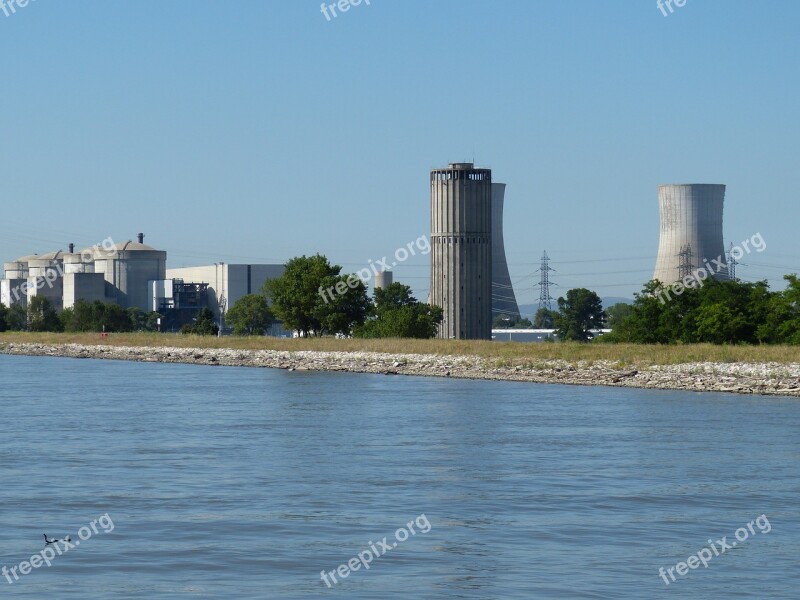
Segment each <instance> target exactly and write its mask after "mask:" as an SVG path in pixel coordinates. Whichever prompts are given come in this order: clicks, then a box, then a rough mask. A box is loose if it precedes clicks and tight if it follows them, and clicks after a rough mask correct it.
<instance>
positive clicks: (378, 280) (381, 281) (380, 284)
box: [373, 271, 392, 289]
mask: <svg viewBox="0 0 800 600" xmlns="http://www.w3.org/2000/svg"><path fill="white" fill-rule="evenodd" d="M390 285H392V271H381V272H380V273H378V274H377V275H375V285H374V286H373V287H374V288H375V289H378V288H383V289H386V288H387V287H389V286H390Z"/></svg>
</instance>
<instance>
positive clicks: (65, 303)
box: [0, 233, 167, 311]
mask: <svg viewBox="0 0 800 600" xmlns="http://www.w3.org/2000/svg"><path fill="white" fill-rule="evenodd" d="M3 268H4V278H3V279H2V280H1V281H0V302H2V303H3V304H4V305H6V306H9V307H10V306H14V305H21V306H23V307H24V306H27V303H28V300H29V298H33V297H35V296H44V297H46V298H47V299H48V300H50V303H51V304H52V305H53V307H54V308H55V309H56V310H59V311H60V310H63V309H65V308H70V307H72V306H73V305H74V304H75V302H76V301H77V300H86V301H87V302H94V301H100V302H113V303H115V304H119V305H120V306H122V307H123V308H132V307H136V308H140V309H141V310H147V307H148V296H149V295H148V286H147V282H148V281H151V280H154V279H164V278H165V273H166V268H167V253H166V252H164V251H163V250H156V249H155V248H152V247H150V246H147V245H145V244H144V234H142V233H140V234H139V236H138V241H137V242H133V241H127V242H124V243H119V244H114V243H113V242H112V240H110V239H108V240H104V242H103V244H102V245H101V244H97V245H95V246H92V247H90V248H85V249H83V250H81V251H80V252H75V247H74V245H73V244H70V245H69V252H63V251H61V250H57V251H55V252H49V253H47V254H32V255H30V256H23V257H22V258H18V259H16V260H13V261H11V262H7V263H4V265H3Z"/></svg>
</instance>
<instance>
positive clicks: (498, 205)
mask: <svg viewBox="0 0 800 600" xmlns="http://www.w3.org/2000/svg"><path fill="white" fill-rule="evenodd" d="M505 194H506V184H505V183H493V184H492V319H495V318H496V317H498V316H499V315H505V316H507V317H512V318H514V319H519V317H520V314H519V306H518V305H517V297H516V296H515V295H514V288H513V287H511V277H510V276H509V274H508V263H507V262H506V248H505V242H504V241H503V199H504V198H505Z"/></svg>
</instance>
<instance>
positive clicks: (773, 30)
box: [0, 0, 800, 303]
mask: <svg viewBox="0 0 800 600" xmlns="http://www.w3.org/2000/svg"><path fill="white" fill-rule="evenodd" d="M799 22H800V3H798V2H796V1H794V0H770V1H769V2H756V1H754V0H750V1H748V0H702V1H701V0H687V2H686V5H685V6H684V7H682V8H676V9H675V12H674V13H673V14H671V15H669V16H668V17H664V16H663V15H662V13H661V12H660V11H659V10H658V8H657V7H656V2H655V0H652V1H651V0H616V1H612V0H608V1H601V0H596V1H590V0H561V1H558V2H556V1H552V0H548V1H540V0H496V1H494V0H493V1H488V0H486V1H482V2H479V1H472V0H425V1H423V0H402V1H401V0H372V1H371V4H370V5H369V6H367V5H366V4H363V3H362V4H361V5H360V6H357V7H352V8H351V9H350V10H349V11H348V12H347V13H345V14H340V15H339V16H338V17H336V18H335V19H331V20H330V21H327V20H326V19H325V17H324V16H323V15H322V13H321V11H320V2H319V1H318V0H283V1H277V0H265V1H259V0H237V1H236V2H220V1H219V0H212V1H207V0H191V1H190V0H170V1H169V2H166V1H160V2H157V1H154V0H137V1H128V2H122V1H118V2H109V1H108V0H71V1H67V0H58V1H56V0H36V1H34V2H31V3H30V4H29V5H28V6H26V7H24V8H18V9H17V12H16V13H15V14H12V15H11V16H9V17H6V16H4V15H3V13H2V12H0V61H2V65H1V66H0V73H2V77H0V86H1V87H0V90H2V95H3V99H4V102H3V107H4V108H3V110H2V117H0V174H1V176H0V198H2V207H3V213H2V221H1V222H2V223H3V233H2V234H0V259H2V260H11V259H13V258H15V257H17V256H20V255H23V254H29V253H32V252H38V253H42V252H47V251H50V250H54V249H59V248H66V245H67V244H68V243H69V242H70V241H72V242H75V243H76V244H78V245H79V246H83V245H91V244H93V243H96V242H99V241H100V240H102V239H104V238H106V237H107V236H111V237H112V238H114V239H115V240H125V239H130V238H133V237H134V236H135V234H136V233H137V232H139V231H144V232H145V233H146V235H147V239H146V241H147V242H148V243H150V244H152V245H154V246H156V247H159V248H162V249H165V250H167V251H168V253H169V255H168V256H169V263H170V265H172V266H188V265H194V264H210V263H212V262H216V261H225V262H248V261H249V262H284V261H285V260H287V259H288V258H291V257H292V256H296V255H299V254H313V253H315V252H321V253H324V254H326V255H327V256H328V257H329V258H331V260H332V261H334V262H337V263H339V264H343V265H344V266H345V268H346V270H347V271H356V270H358V269H360V268H363V267H365V266H367V265H368V261H369V260H370V259H372V260H377V259H380V258H381V257H383V256H384V255H391V254H392V253H393V252H394V251H395V249H396V248H398V247H399V246H405V245H406V244H407V243H408V242H411V241H413V240H415V239H417V238H418V237H419V236H420V235H423V234H428V233H429V231H430V222H429V219H430V217H429V180H428V171H429V170H430V169H431V168H434V167H441V166H444V165H446V164H447V163H448V162H456V161H463V160H469V161H471V160H472V159H473V158H474V160H475V162H476V163H477V164H478V165H479V166H484V167H490V168H492V170H493V177H494V180H495V181H499V182H504V183H506V184H507V186H508V188H507V191H506V219H505V239H506V251H507V256H508V262H509V266H510V271H511V275H512V280H513V281H514V282H515V286H516V288H517V296H518V300H519V301H520V303H530V302H533V301H535V299H536V298H538V292H537V291H536V290H535V289H534V288H533V284H534V283H535V281H534V280H535V275H534V271H535V269H536V268H537V266H538V264H537V261H538V258H539V256H540V255H541V253H542V251H543V250H544V249H547V251H548V253H549V254H550V256H551V257H552V259H553V263H552V265H553V267H555V268H556V269H557V273H555V274H553V277H552V278H553V280H554V281H556V282H557V283H558V284H559V287H558V288H555V291H556V292H557V293H562V294H563V293H564V292H565V291H566V290H567V289H569V288H571V287H579V286H580V287H589V288H591V289H594V290H596V291H597V292H598V293H600V294H601V295H603V296H630V295H632V293H633V292H634V291H636V290H638V289H640V287H641V284H642V283H644V282H645V281H646V280H648V279H649V277H650V276H651V275H652V270H653V266H654V262H655V255H656V251H657V243H658V204H657V195H656V186H657V184H659V183H672V182H703V183H725V184H727V185H728V193H727V198H726V215H725V216H726V219H725V237H726V244H727V243H728V242H734V243H738V242H740V241H742V240H743V239H745V238H748V237H750V236H752V235H753V234H755V233H757V232H758V233H761V234H762V235H763V237H764V239H765V240H766V242H767V250H766V251H765V252H763V253H762V254H758V255H752V256H748V257H746V258H745V259H744V262H746V263H747V264H748V266H747V267H744V268H740V271H739V274H740V275H741V276H743V277H744V278H746V279H749V280H756V279H762V278H768V279H769V280H770V281H771V282H772V283H773V284H774V285H775V286H777V287H782V282H781V280H780V277H781V276H782V274H783V273H786V272H793V271H797V270H800V249H798V246H797V241H796V240H797V234H796V231H797V224H796V219H797V216H798V212H800V211H799V210H798V194H797V185H796V182H797V177H798V175H797V173H798V154H800V153H799V152H798V145H797V140H798V139H800V126H798V123H799V120H800V117H798V106H800V102H798V96H800V81H799V80H800V69H798V59H799V58H800V36H798V35H797V25H798V23H799ZM428 272H429V268H428V257H424V256H417V257H414V258H412V259H410V260H408V261H407V262H406V263H404V264H402V265H400V266H399V267H398V268H397V269H396V273H395V279H396V280H400V281H403V282H405V283H408V284H409V285H411V286H412V287H413V288H414V290H415V291H416V292H417V294H418V296H419V297H422V298H424V297H425V296H426V294H427V289H428V280H427V278H428Z"/></svg>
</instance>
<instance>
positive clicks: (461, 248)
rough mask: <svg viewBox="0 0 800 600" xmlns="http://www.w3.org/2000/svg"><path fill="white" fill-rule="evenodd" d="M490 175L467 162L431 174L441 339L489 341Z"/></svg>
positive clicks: (434, 287) (434, 290)
mask: <svg viewBox="0 0 800 600" xmlns="http://www.w3.org/2000/svg"><path fill="white" fill-rule="evenodd" d="M491 184H492V173H491V170H489V169H475V168H474V166H473V165H472V164H471V163H457V164H451V165H450V166H449V167H448V168H447V169H435V170H433V171H431V245H432V246H433V251H432V252H431V295H430V301H431V303H432V304H435V305H438V306H441V307H442V308H443V309H444V320H443V322H442V325H441V327H440V328H439V337H441V338H459V339H491V298H492V294H491V289H492V288H491V282H492V254H491V237H492V212H491V190H492V185H491Z"/></svg>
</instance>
